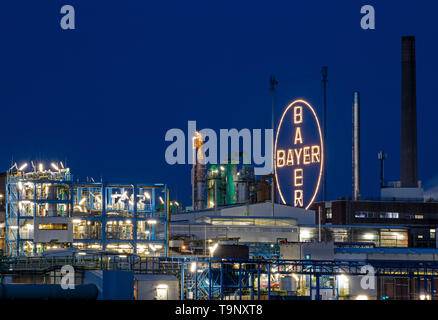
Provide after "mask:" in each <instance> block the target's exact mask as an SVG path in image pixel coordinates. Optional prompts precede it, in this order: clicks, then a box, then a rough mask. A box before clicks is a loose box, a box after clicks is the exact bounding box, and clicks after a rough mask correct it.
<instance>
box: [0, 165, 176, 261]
mask: <svg viewBox="0 0 438 320" xmlns="http://www.w3.org/2000/svg"><path fill="white" fill-rule="evenodd" d="M6 188H7V189H6V190H7V192H6V193H7V195H6V250H7V255H9V256H22V255H35V254H38V253H43V252H45V251H47V250H48V249H55V248H57V249H60V248H69V247H72V246H73V247H76V248H78V249H80V250H94V251H111V252H115V253H119V254H138V255H141V256H147V255H150V256H166V255H167V253H168V246H167V244H168V237H169V231H168V223H169V190H168V188H167V186H166V185H164V184H128V185H122V184H105V183H94V182H93V183H86V184H73V179H72V175H71V174H70V171H69V169H64V168H62V169H59V168H58V170H57V171H51V170H43V169H42V168H40V170H38V171H37V170H34V171H33V172H28V173H24V172H22V171H15V172H9V173H8V177H7V184H6ZM42 236H44V239H43V240H41V238H42ZM52 238H53V239H54V240H50V239H52Z"/></svg>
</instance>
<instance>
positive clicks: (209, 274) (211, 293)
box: [208, 258, 213, 300]
mask: <svg viewBox="0 0 438 320" xmlns="http://www.w3.org/2000/svg"><path fill="white" fill-rule="evenodd" d="M212 278H213V277H212V274H211V258H208V300H212V297H213V292H212V284H213V283H212V282H213V279H212Z"/></svg>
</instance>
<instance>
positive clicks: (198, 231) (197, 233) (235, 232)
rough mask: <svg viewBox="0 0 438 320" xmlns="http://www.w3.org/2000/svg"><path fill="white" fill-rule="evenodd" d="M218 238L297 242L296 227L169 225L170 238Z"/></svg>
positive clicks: (246, 240) (241, 240) (243, 240)
mask: <svg viewBox="0 0 438 320" xmlns="http://www.w3.org/2000/svg"><path fill="white" fill-rule="evenodd" d="M205 233H207V238H208V239H218V238H229V239H231V238H237V239H239V241H240V242H276V241H277V239H278V238H282V239H283V238H284V239H287V240H288V241H289V242H297V241H298V227H294V226H292V227H277V226H270V227H263V226H222V225H206V226H204V225H201V224H178V225H176V224H170V236H171V237H172V236H177V235H193V236H194V239H197V240H200V239H204V238H205Z"/></svg>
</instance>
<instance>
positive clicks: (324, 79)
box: [321, 67, 328, 202]
mask: <svg viewBox="0 0 438 320" xmlns="http://www.w3.org/2000/svg"><path fill="white" fill-rule="evenodd" d="M321 75H322V84H323V90H324V109H323V110H324V111H323V123H324V126H323V141H324V143H326V139H327V82H328V80H327V78H328V67H322V70H321ZM324 153H325V148H324ZM324 159H325V163H324V164H325V165H324V168H323V170H324V172H323V177H322V181H323V183H322V192H323V201H324V202H325V201H326V200H327V157H326V155H325V154H324Z"/></svg>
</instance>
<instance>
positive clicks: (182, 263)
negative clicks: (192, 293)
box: [180, 260, 185, 300]
mask: <svg viewBox="0 0 438 320" xmlns="http://www.w3.org/2000/svg"><path fill="white" fill-rule="evenodd" d="M184 267H185V261H184V260H182V262H181V281H180V282H181V288H180V289H181V300H184V286H185V285H184Z"/></svg>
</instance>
